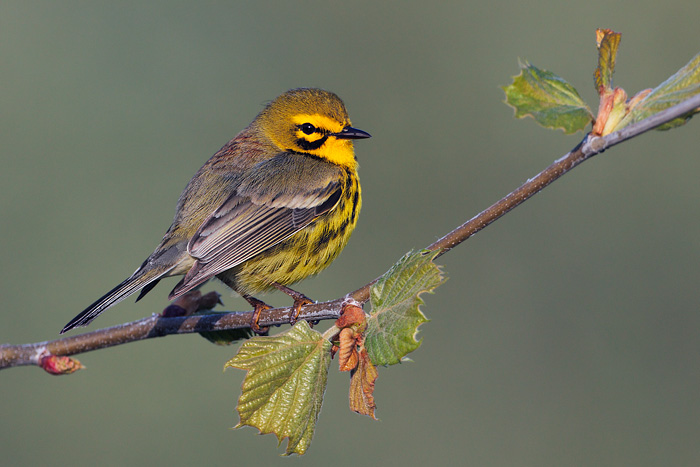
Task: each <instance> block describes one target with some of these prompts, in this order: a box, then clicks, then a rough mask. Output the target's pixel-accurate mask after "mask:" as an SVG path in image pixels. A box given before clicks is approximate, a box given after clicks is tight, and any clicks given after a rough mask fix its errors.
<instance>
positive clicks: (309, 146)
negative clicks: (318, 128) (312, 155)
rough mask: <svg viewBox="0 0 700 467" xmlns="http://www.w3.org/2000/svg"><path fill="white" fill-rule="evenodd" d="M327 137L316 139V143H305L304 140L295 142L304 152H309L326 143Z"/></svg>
mask: <svg viewBox="0 0 700 467" xmlns="http://www.w3.org/2000/svg"><path fill="white" fill-rule="evenodd" d="M327 139H328V135H324V136H323V138H320V139H317V140H316V141H307V140H305V139H304V138H299V139H298V140H297V145H299V147H300V148H302V149H303V150H305V151H310V150H313V149H318V148H320V147H321V146H323V144H324V143H325V142H326V140H327Z"/></svg>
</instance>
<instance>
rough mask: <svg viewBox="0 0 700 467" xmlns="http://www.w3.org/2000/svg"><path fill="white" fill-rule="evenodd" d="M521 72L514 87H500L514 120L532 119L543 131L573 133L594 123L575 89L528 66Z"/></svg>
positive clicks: (516, 77)
mask: <svg viewBox="0 0 700 467" xmlns="http://www.w3.org/2000/svg"><path fill="white" fill-rule="evenodd" d="M520 69H521V72H520V74H519V75H518V76H514V77H513V84H510V85H508V86H503V90H504V91H505V93H506V104H508V105H510V106H511V107H513V108H514V109H515V116H516V117H517V118H522V117H532V118H534V119H535V121H536V122H537V123H539V124H540V125H542V126H543V127H545V128H554V129H556V128H561V129H562V130H563V131H564V133H567V134H571V133H576V132H577V131H579V130H583V129H584V128H585V127H586V125H588V124H589V123H590V122H591V121H593V114H591V111H590V109H589V108H588V106H587V105H586V103H585V102H583V99H581V96H579V94H578V92H577V91H576V89H575V88H574V87H573V86H571V85H570V84H569V83H567V82H566V81H564V80H563V79H562V78H560V77H558V76H557V75H555V74H554V73H552V72H551V71H547V70H540V69H539V68H536V67H534V66H532V65H530V64H529V63H525V64H520Z"/></svg>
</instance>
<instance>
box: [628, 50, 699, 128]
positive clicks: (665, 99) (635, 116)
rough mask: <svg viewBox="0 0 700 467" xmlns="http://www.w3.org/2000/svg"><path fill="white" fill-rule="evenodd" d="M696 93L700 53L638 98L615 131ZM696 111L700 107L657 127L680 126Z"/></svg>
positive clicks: (697, 90) (697, 91)
mask: <svg viewBox="0 0 700 467" xmlns="http://www.w3.org/2000/svg"><path fill="white" fill-rule="evenodd" d="M698 93H700V54H698V55H696V56H695V57H693V59H692V60H690V62H688V63H687V64H686V65H685V66H684V67H683V68H681V69H680V70H678V71H677V72H676V73H675V74H674V75H673V76H671V77H670V78H668V79H667V80H666V81H664V82H663V83H661V84H659V85H658V86H657V87H655V88H654V89H653V90H652V91H651V92H650V93H649V94H647V96H646V97H645V98H644V99H642V100H640V101H639V103H637V105H635V106H634V108H633V109H632V110H631V111H630V112H629V113H628V114H627V116H626V117H625V118H623V119H622V120H621V121H620V123H619V124H618V125H617V126H616V127H615V131H617V130H620V129H622V128H624V127H626V126H628V125H631V124H632V123H635V122H639V121H641V120H644V119H645V118H647V117H650V116H652V115H654V114H656V113H658V112H660V111H662V110H664V109H667V108H669V107H672V106H674V105H676V104H679V103H681V102H683V101H685V100H687V99H690V98H691V97H693V96H695V95H696V94H698ZM698 111H700V109H695V110H694V111H693V112H690V113H688V114H686V115H684V116H682V117H679V118H677V119H675V120H671V121H670V122H668V123H666V124H664V125H662V126H660V127H658V128H657V129H659V130H669V129H671V128H675V127H678V126H681V125H683V124H684V123H686V122H687V121H688V120H689V119H690V118H691V117H692V116H693V114H695V113H697V112H698Z"/></svg>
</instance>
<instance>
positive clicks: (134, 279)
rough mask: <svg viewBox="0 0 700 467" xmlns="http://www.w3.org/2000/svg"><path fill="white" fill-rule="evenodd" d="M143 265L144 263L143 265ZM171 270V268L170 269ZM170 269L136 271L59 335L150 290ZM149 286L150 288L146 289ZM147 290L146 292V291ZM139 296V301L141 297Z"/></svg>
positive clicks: (65, 327)
mask: <svg viewBox="0 0 700 467" xmlns="http://www.w3.org/2000/svg"><path fill="white" fill-rule="evenodd" d="M144 264H145V263H144ZM170 269H172V268H170ZM170 269H166V270H162V269H161V270H158V269H144V268H143V267H142V268H140V269H139V270H137V271H136V272H135V273H134V274H133V275H132V276H131V277H129V278H128V279H126V280H125V281H124V282H122V283H121V284H119V285H118V286H116V287H115V288H113V289H112V290H110V291H109V292H107V293H106V294H105V295H104V296H102V297H101V298H99V299H98V300H97V301H96V302H95V303H93V304H92V305H90V306H89V307H87V308H85V309H84V310H83V311H81V312H80V314H78V316H76V317H75V318H73V319H72V320H70V322H69V323H68V324H66V325H65V326H64V327H63V329H62V330H61V334H63V333H64V332H66V331H70V330H71V329H73V328H76V327H78V326H87V325H88V324H89V323H90V321H92V320H93V319H95V318H97V316H98V315H99V314H100V313H102V312H103V311H105V310H106V309H107V308H109V307H111V306H112V305H114V304H116V303H119V302H120V301H122V300H124V299H125V298H126V297H128V296H129V295H131V294H133V293H134V292H136V291H138V290H140V289H144V290H145V291H148V290H151V289H152V288H153V286H155V283H156V282H157V281H158V280H160V278H162V277H163V276H164V275H166V274H167V273H168V272H170ZM149 285H151V287H148V286H149ZM146 289H147V290H146ZM143 295H144V294H143V293H142V294H141V296H139V299H140V298H141V297H142V296H143Z"/></svg>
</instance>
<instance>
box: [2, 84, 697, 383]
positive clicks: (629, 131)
mask: <svg viewBox="0 0 700 467" xmlns="http://www.w3.org/2000/svg"><path fill="white" fill-rule="evenodd" d="M698 108H700V95H696V96H694V97H692V98H690V99H688V100H686V101H684V102H682V103H680V104H678V105H675V106H673V107H669V108H668V109H665V110H663V111H661V112H658V113H657V114H654V115H653V116H651V117H649V118H647V119H645V120H642V121H640V122H638V123H635V124H632V125H629V126H627V127H625V128H623V129H622V130H620V131H617V132H614V133H611V134H609V135H607V136H604V137H592V136H590V135H587V136H586V137H585V138H584V139H583V140H582V141H581V142H580V143H579V144H578V145H577V146H576V147H575V148H574V149H572V150H571V151H570V152H569V153H567V154H566V155H564V156H563V157H561V158H559V159H557V160H556V161H554V162H553V163H552V164H551V165H550V166H549V167H547V168H546V169H544V170H543V171H542V172H540V173H539V174H537V176H535V177H533V178H531V179H529V180H527V181H526V182H525V183H524V184H523V185H521V186H520V187H519V188H518V189H516V190H515V191H513V192H512V193H510V194H508V195H507V196H505V197H504V198H502V199H500V200H499V201H498V202H496V203H495V204H493V205H492V206H490V207H489V208H487V209H485V210H484V211H482V212H480V213H479V214H477V215H476V216H474V217H473V218H472V219H470V220H468V221H467V222H465V223H464V224H462V225H460V226H459V227H457V228H456V229H454V230H453V231H452V232H450V233H448V234H447V235H445V236H444V237H442V238H441V239H439V240H438V241H436V242H434V243H433V244H431V245H429V246H428V247H427V249H429V250H442V251H441V252H440V255H442V254H444V253H446V252H448V251H449V250H451V249H452V248H454V247H455V246H457V245H459V244H460V243H462V242H463V241H465V240H466V239H468V238H469V237H471V236H472V235H474V234H476V233H477V232H479V231H480V230H482V229H483V228H485V227H486V226H488V225H490V224H491V223H493V222H494V221H496V220H497V219H499V218H501V217H502V216H503V215H504V214H506V213H507V212H509V211H510V210H512V209H514V208H515V207H517V206H519V205H520V204H522V203H523V202H525V201H526V200H528V199H529V198H531V197H532V196H533V195H535V194H537V193H539V192H540V191H542V190H543V189H544V188H545V187H547V186H548V185H549V184H551V183H552V182H554V181H555V180H557V179H558V178H560V177H561V176H562V175H564V174H565V173H567V172H568V171H570V170H571V169H573V168H574V167H576V166H577V165H579V164H581V163H582V162H584V161H585V160H587V159H590V158H591V157H593V156H595V155H596V154H600V153H601V152H603V151H605V149H607V148H609V147H612V146H614V145H616V144H619V143H621V142H623V141H626V140H628V139H630V138H633V137H635V136H639V135H641V134H642V133H645V132H647V131H649V130H652V129H654V128H656V127H658V126H660V125H663V124H664V123H667V122H669V121H671V120H674V119H676V118H678V117H681V116H683V115H686V114H688V113H689V112H691V111H693V110H694V109H698ZM376 281H377V279H375V280H373V281H372V282H370V283H368V284H366V285H365V286H363V287H361V288H359V289H357V290H355V291H354V292H351V293H349V294H348V295H347V296H346V297H344V298H341V299H336V300H331V301H328V302H323V303H315V304H311V305H306V306H304V307H303V308H302V310H301V313H300V315H299V318H300V319H305V320H307V321H317V320H322V319H337V318H338V317H339V316H340V312H341V309H342V306H343V303H345V302H347V301H348V300H355V301H357V302H359V303H360V304H364V303H366V302H367V301H368V300H369V290H370V287H371V286H372V284H374V283H375V282H376ZM290 312H291V309H290V308H275V309H271V310H267V311H264V312H263V313H262V314H261V316H260V320H259V324H260V325H261V326H270V325H280V324H285V323H288V322H289V313H290ZM251 318H252V312H250V311H248V312H231V313H226V314H220V313H218V314H209V315H196V316H189V317H181V318H162V317H160V316H158V315H153V316H151V317H149V318H144V319H141V320H138V321H134V322H131V323H126V324H121V325H119V326H114V327H111V328H105V329H100V330H97V331H93V332H88V333H85V334H81V335H78V336H72V337H65V338H62V339H58V340H54V341H46V342H39V343H35V344H23V345H0V369H3V368H9V367H12V366H20V365H39V364H40V360H41V357H42V356H44V355H47V354H51V355H75V354H78V353H83V352H89V351H91V350H97V349H102V348H105V347H111V346H114V345H120V344H126V343H128V342H134V341H138V340H143V339H150V338H153V337H163V336H166V335H170V334H187V333H193V332H203V331H222V330H226V329H238V328H245V327H249V326H250V320H251Z"/></svg>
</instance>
